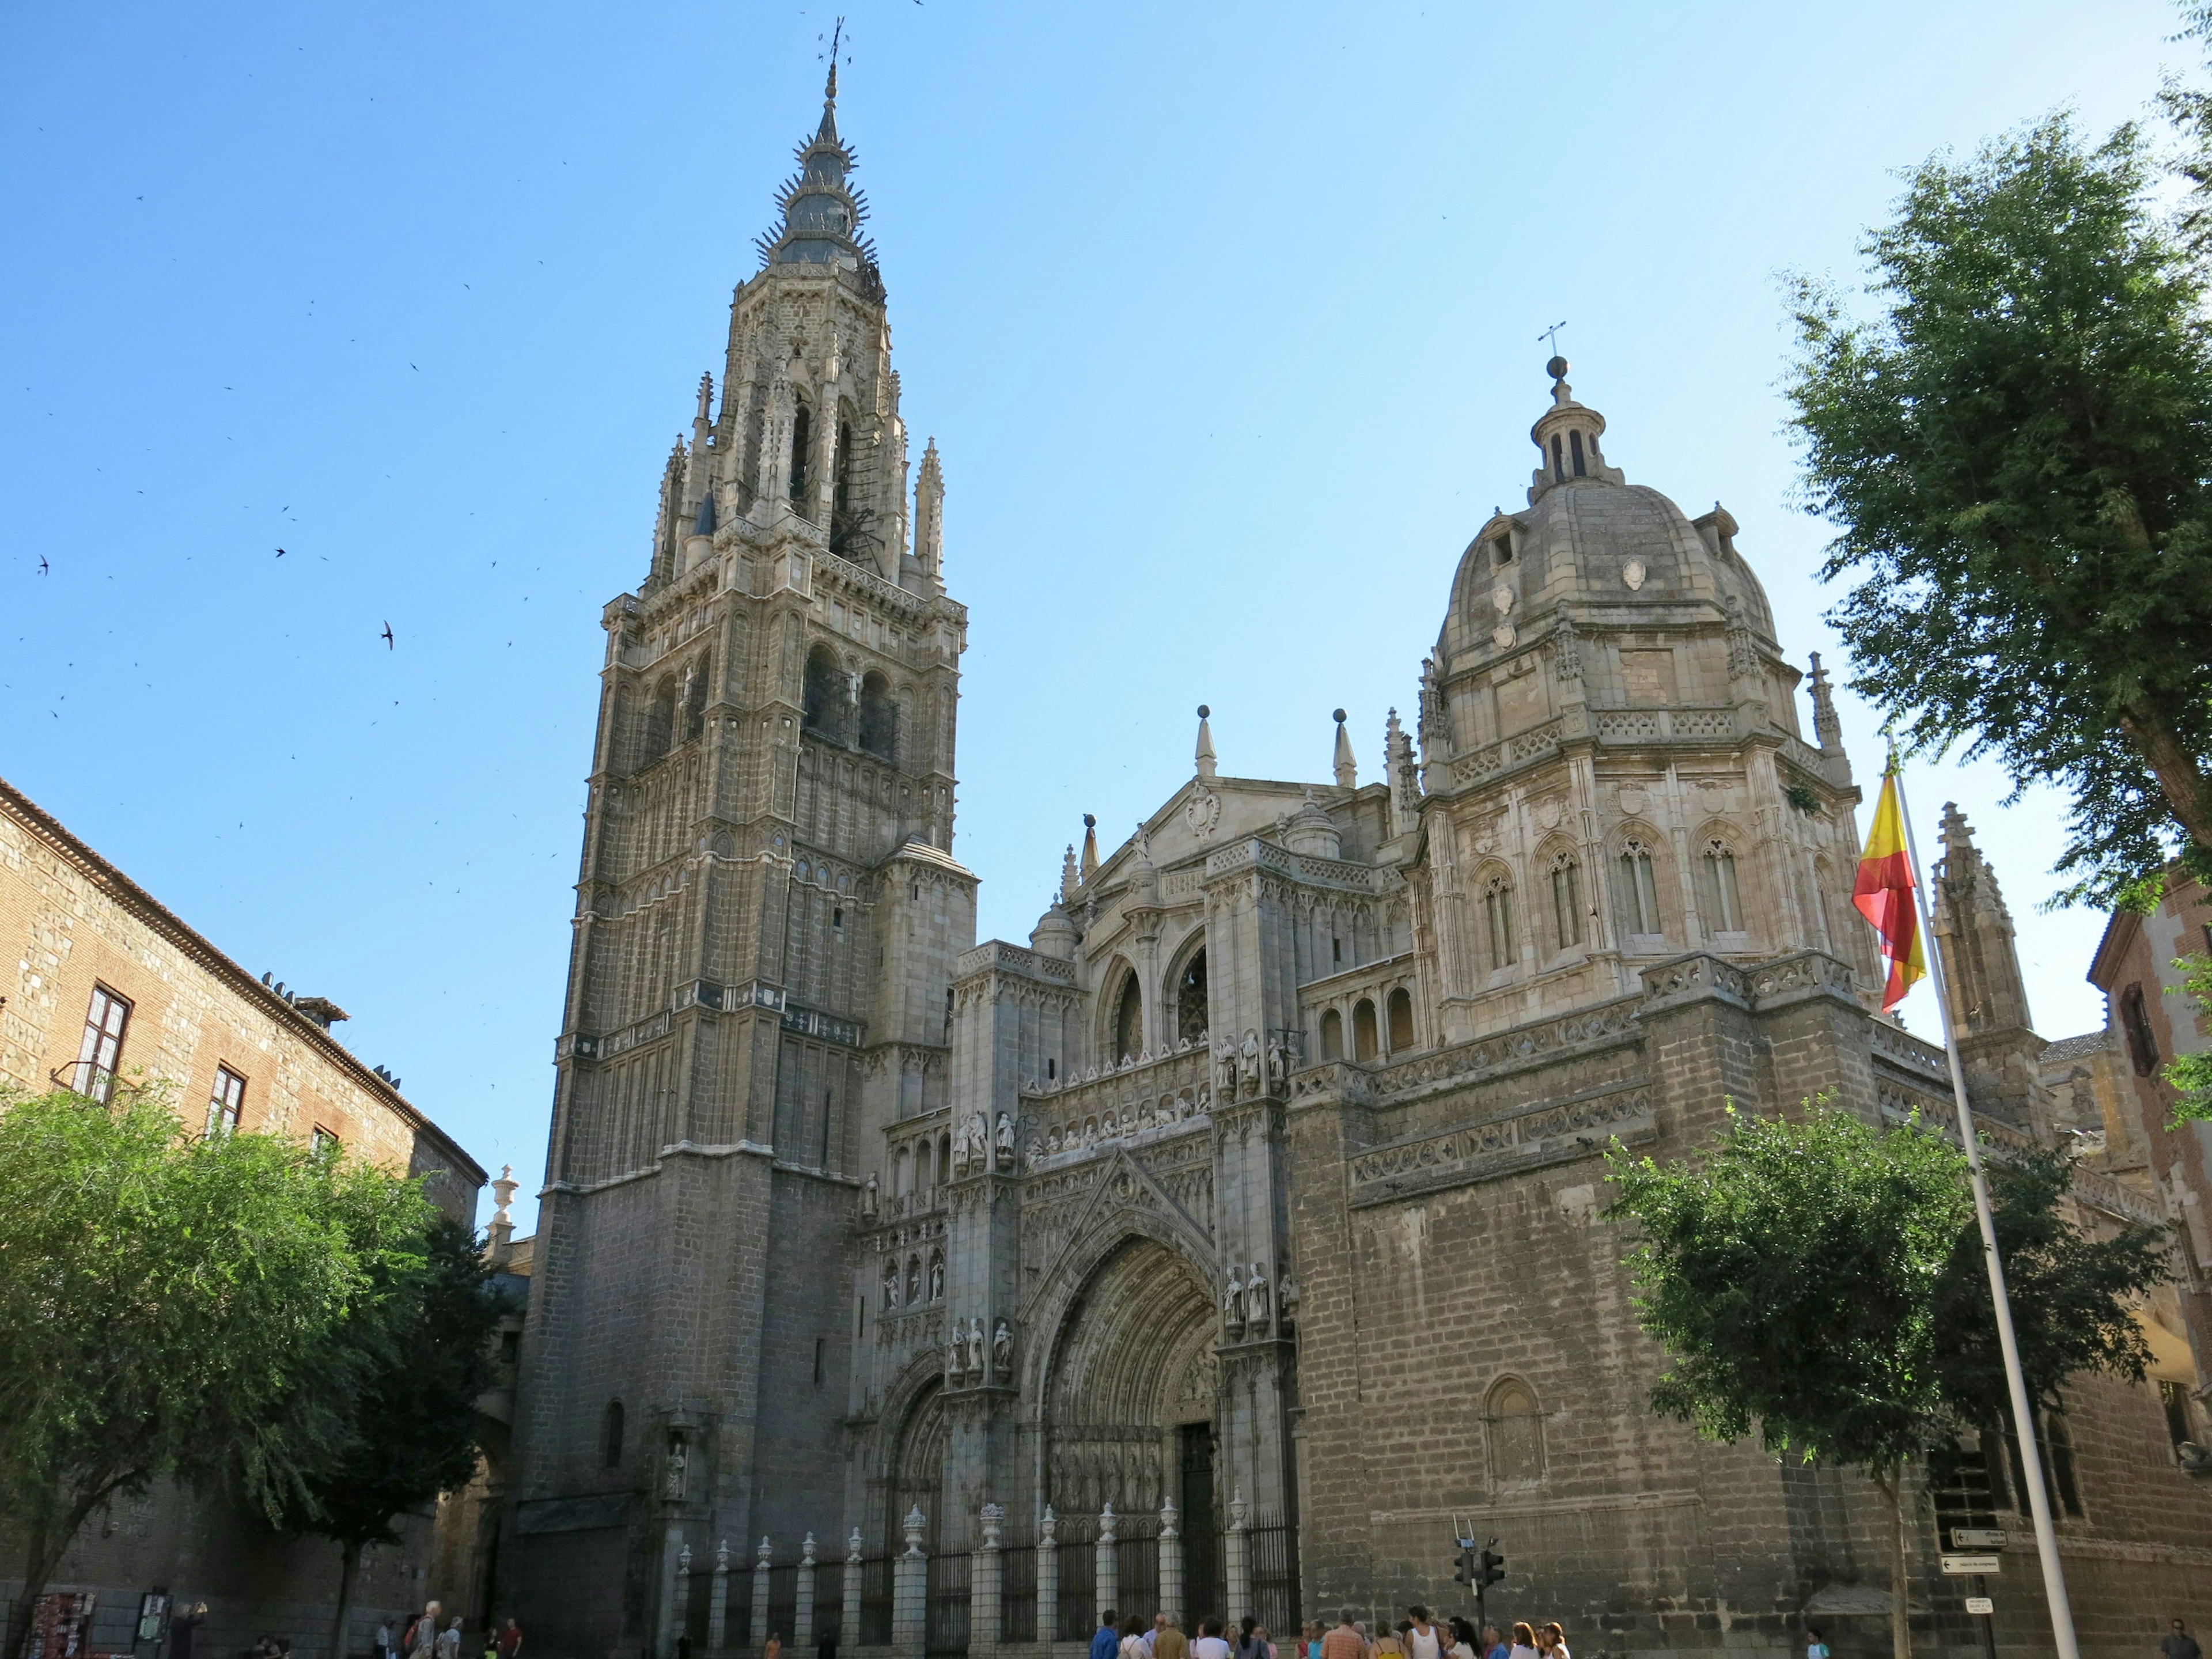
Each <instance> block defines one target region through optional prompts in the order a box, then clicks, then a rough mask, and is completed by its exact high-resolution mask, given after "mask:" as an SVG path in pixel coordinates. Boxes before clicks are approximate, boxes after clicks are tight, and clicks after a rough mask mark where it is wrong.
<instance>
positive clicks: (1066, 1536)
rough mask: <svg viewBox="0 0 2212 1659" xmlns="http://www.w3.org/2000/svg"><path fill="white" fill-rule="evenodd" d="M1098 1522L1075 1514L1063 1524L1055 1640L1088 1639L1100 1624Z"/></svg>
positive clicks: (1059, 1553)
mask: <svg viewBox="0 0 2212 1659" xmlns="http://www.w3.org/2000/svg"><path fill="white" fill-rule="evenodd" d="M1097 1535H1098V1523H1097V1521H1095V1520H1093V1519H1092V1518H1091V1517H1090V1516H1082V1515H1071V1516H1066V1518H1064V1519H1063V1520H1062V1521H1061V1522H1060V1541H1059V1545H1058V1547H1057V1549H1056V1550H1055V1552H1054V1553H1055V1554H1056V1555H1057V1556H1058V1557H1059V1560H1060V1627H1059V1628H1058V1629H1057V1630H1055V1631H1054V1632H1053V1639H1054V1640H1055V1641H1060V1642H1087V1641H1089V1640H1090V1639H1091V1632H1092V1631H1093V1630H1094V1629H1096V1628H1097V1624H1098V1601H1097V1589H1098V1577H1097V1573H1098V1548H1097V1543H1096V1539H1097Z"/></svg>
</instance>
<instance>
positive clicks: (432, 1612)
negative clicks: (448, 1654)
mask: <svg viewBox="0 0 2212 1659" xmlns="http://www.w3.org/2000/svg"><path fill="white" fill-rule="evenodd" d="M445 1611H446V1609H445V1606H444V1604H443V1603H442V1602H438V1601H430V1602H427V1603H425V1604H424V1606H423V1608H422V1617H421V1618H420V1619H417V1620H416V1621H415V1637H414V1640H413V1641H412V1642H411V1643H410V1644H409V1646H408V1652H409V1653H410V1655H411V1656H412V1659H438V1621H439V1620H440V1618H441V1617H442V1616H443V1614H444V1613H445Z"/></svg>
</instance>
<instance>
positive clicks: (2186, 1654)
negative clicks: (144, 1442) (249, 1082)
mask: <svg viewBox="0 0 2212 1659" xmlns="http://www.w3.org/2000/svg"><path fill="white" fill-rule="evenodd" d="M203 1611H204V1609H203ZM2158 1650H2159V1652H2160V1654H2161V1655H2163V1656H2164V1659H2204V1650H2203V1648H2201V1647H2199V1646H2197V1638H2195V1637H2193V1636H2191V1634H2190V1633H2189V1625H2188V1622H2187V1621H2186V1620H2180V1619H2177V1620H2174V1621H2173V1628H2172V1632H2170V1633H2169V1634H2168V1635H2167V1636H2166V1638H2165V1639H2164V1640H2162V1641H2160V1643H2159V1644H2158Z"/></svg>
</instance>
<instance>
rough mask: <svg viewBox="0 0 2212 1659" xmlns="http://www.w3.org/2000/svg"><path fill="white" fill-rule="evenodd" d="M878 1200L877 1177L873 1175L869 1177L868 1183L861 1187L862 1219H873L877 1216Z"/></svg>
mask: <svg viewBox="0 0 2212 1659" xmlns="http://www.w3.org/2000/svg"><path fill="white" fill-rule="evenodd" d="M878 1201H879V1200H878V1194H877V1191H876V1178H875V1176H869V1177H868V1184H867V1185H866V1186H865V1187H863V1188H860V1219H861V1220H863V1221H873V1220H874V1219H875V1218H876V1208H877V1205H878Z"/></svg>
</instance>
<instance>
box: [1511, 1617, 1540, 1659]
mask: <svg viewBox="0 0 2212 1659" xmlns="http://www.w3.org/2000/svg"><path fill="white" fill-rule="evenodd" d="M1505 1659H1540V1656H1539V1655H1538V1654H1537V1651H1536V1632H1535V1631H1534V1629H1533V1628H1532V1627H1531V1626H1529V1625H1528V1623H1527V1622H1526V1621H1525V1620H1524V1621H1522V1622H1520V1623H1517V1624H1516V1625H1515V1626H1513V1647H1512V1650H1511V1651H1510V1652H1509V1653H1508V1654H1507V1655H1506V1656H1505Z"/></svg>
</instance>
